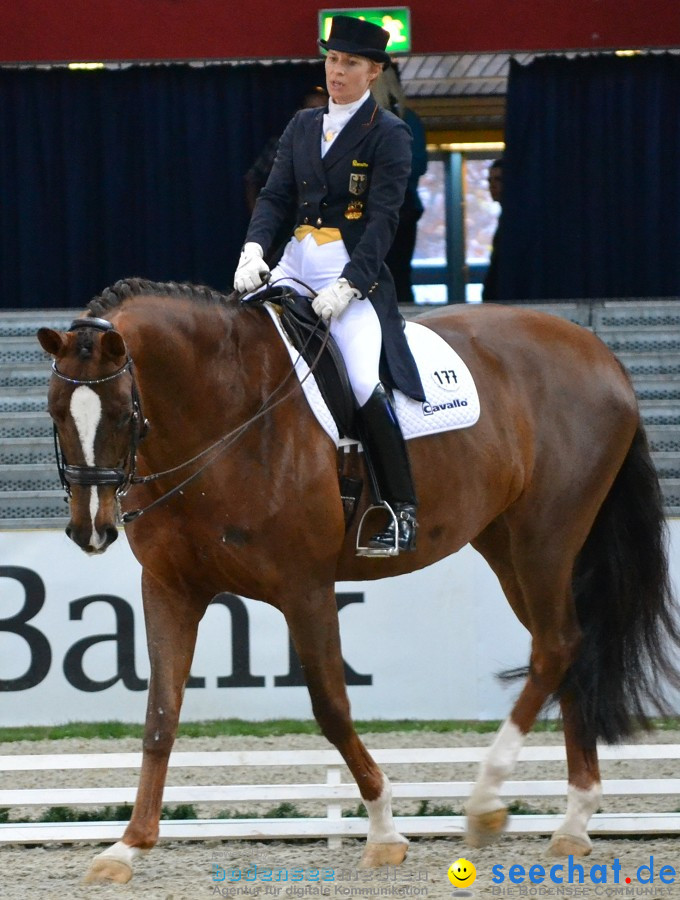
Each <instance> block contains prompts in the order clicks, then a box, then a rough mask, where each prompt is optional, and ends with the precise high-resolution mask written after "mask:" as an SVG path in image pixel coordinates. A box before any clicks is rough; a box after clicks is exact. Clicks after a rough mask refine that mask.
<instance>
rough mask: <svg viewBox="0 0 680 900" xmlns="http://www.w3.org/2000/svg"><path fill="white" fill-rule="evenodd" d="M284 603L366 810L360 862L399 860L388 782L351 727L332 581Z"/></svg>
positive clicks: (319, 707) (323, 721)
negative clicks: (363, 841) (365, 824)
mask: <svg viewBox="0 0 680 900" xmlns="http://www.w3.org/2000/svg"><path fill="white" fill-rule="evenodd" d="M283 609H284V614H285V616H286V620H287V622H288V627H289V629H290V633H291V637H292V639H293V643H294V644H295V649H296V650H297V653H298V656H299V657H300V662H301V664H302V668H303V670H304V673H305V678H306V681H307V687H308V689H309V694H310V697H311V701H312V709H313V711H314V716H315V718H316V721H317V722H318V723H319V727H320V728H321V731H322V732H323V734H324V735H325V737H326V738H328V740H329V741H330V742H331V743H332V744H334V745H335V746H336V747H337V748H338V750H339V751H340V753H341V754H342V756H343V759H344V760H345V762H346V763H347V766H348V768H349V770H350V772H351V773H352V775H353V777H354V779H355V781H356V783H357V785H358V787H359V791H360V793H361V797H362V799H363V801H364V805H365V806H366V809H367V811H368V840H367V844H366V848H365V850H364V854H363V856H362V859H361V863H360V867H361V868H372V867H377V866H384V865H399V863H401V862H402V861H403V859H404V857H405V856H406V851H407V848H408V841H407V840H406V838H405V837H404V836H403V835H401V834H399V833H398V831H397V830H396V828H395V825H394V819H393V816H392V790H391V787H390V782H389V780H388V779H387V777H386V776H385V774H384V773H383V772H382V770H381V769H380V768H379V767H378V765H377V764H376V763H375V761H374V760H373V758H372V757H371V755H370V753H369V752H368V750H367V749H366V747H365V746H364V744H363V743H362V741H361V740H360V738H359V736H358V735H357V733H356V731H355V730H354V723H353V722H352V717H351V714H350V705H349V699H348V697H347V690H346V687H345V676H344V667H343V661H342V654H341V652H340V633H339V628H338V611H337V605H336V601H335V592H334V589H333V586H332V585H331V586H329V587H328V588H320V589H317V590H315V591H312V592H310V593H309V594H308V595H307V596H306V597H305V598H304V600H301V599H300V597H299V596H298V597H296V599H295V601H294V602H292V603H291V604H290V606H289V607H288V606H284V607H283Z"/></svg>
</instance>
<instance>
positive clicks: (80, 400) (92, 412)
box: [70, 385, 103, 549]
mask: <svg viewBox="0 0 680 900" xmlns="http://www.w3.org/2000/svg"><path fill="white" fill-rule="evenodd" d="M70 409H71V415H72V416H73V421H74V423H75V426H76V431H77V432H78V438H79V439H80V447H81V449H82V451H83V458H84V459H85V465H86V466H94V465H95V460H94V440H95V437H96V436H97V428H98V427H99V422H100V420H101V417H102V401H101V399H100V397H99V394H97V393H95V391H93V390H92V388H89V387H87V385H81V386H80V387H77V388H76V389H75V391H74V392H73V393H72V394H71V403H70ZM98 510H99V494H98V492H97V488H96V487H91V488H90V519H91V520H92V537H91V538H90V542H91V544H92V546H93V547H94V548H95V549H98V548H99V547H100V546H101V545H102V543H103V539H100V537H99V536H98V534H97V529H96V527H95V524H94V523H95V519H96V518H97V511H98Z"/></svg>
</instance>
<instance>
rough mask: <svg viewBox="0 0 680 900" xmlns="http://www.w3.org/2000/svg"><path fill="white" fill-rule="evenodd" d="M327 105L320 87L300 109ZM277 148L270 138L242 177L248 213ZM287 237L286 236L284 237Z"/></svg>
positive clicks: (269, 170) (253, 204)
mask: <svg viewBox="0 0 680 900" xmlns="http://www.w3.org/2000/svg"><path fill="white" fill-rule="evenodd" d="M327 104H328V94H327V93H326V91H325V89H324V88H322V87H315V88H312V89H311V91H307V93H306V94H305V95H304V97H303V98H302V106H301V107H300V109H316V108H317V107H321V106H326V105H327ZM278 146H279V138H278V136H276V137H270V138H269V140H268V141H267V143H266V144H265V145H264V149H263V150H262V152H261V153H260V155H259V156H258V157H257V159H256V160H255V162H254V163H253V165H252V166H251V167H250V168H249V169H248V171H247V172H246V174H245V175H244V176H243V181H244V183H245V191H246V202H247V204H248V212H250V213H252V211H253V209H254V208H255V201H256V200H257V195H258V194H259V193H260V191H261V190H262V188H263V187H264V186H265V184H266V182H267V178H269V173H270V172H271V170H272V166H273V165H274V159H275V158H276V150H277V148H278ZM286 236H287V235H286Z"/></svg>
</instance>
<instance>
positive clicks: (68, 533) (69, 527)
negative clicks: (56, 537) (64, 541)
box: [64, 525, 73, 540]
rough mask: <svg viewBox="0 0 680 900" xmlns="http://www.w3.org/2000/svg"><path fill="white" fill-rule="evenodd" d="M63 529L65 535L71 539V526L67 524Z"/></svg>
mask: <svg viewBox="0 0 680 900" xmlns="http://www.w3.org/2000/svg"><path fill="white" fill-rule="evenodd" d="M64 530H65V531H66V537H68V538H71V540H73V529H72V528H71V526H70V525H67V526H66V528H65V529H64Z"/></svg>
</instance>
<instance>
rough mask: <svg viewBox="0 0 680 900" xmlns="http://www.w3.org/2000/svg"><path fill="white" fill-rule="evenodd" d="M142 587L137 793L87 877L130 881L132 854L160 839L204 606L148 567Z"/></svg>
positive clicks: (100, 879)
mask: <svg viewBox="0 0 680 900" xmlns="http://www.w3.org/2000/svg"><path fill="white" fill-rule="evenodd" d="M142 593H143V597H144V618H145V622H146V636H147V645H148V649H149V660H150V663H151V677H150V681H149V698H148V703H147V709H146V723H145V727H144V741H143V745H142V749H143V753H142V769H141V773H140V778H139V786H138V788H137V797H136V799H135V805H134V809H133V811H132V817H131V819H130V823H129V825H128V827H127V828H126V829H125V833H124V834H123V837H122V839H121V840H120V841H117V842H116V843H115V844H113V846H111V847H109V848H108V849H106V850H104V851H103V852H102V853H99V854H98V855H97V856H96V857H95V858H94V860H93V861H92V865H91V866H90V869H89V871H88V873H87V876H86V878H85V880H86V881H88V882H93V881H115V882H120V883H124V882H127V881H129V880H130V879H131V878H132V864H133V862H134V860H135V859H136V858H137V857H138V856H140V854H143V853H147V852H148V851H149V850H150V849H151V848H152V847H153V846H154V844H155V843H156V841H157V840H158V830H159V821H160V814H161V804H162V799H163V788H164V787H165V777H166V773H167V769H168V760H169V757H170V751H171V750H172V745H173V743H174V741H175V736H176V734H177V724H178V721H179V714H180V708H181V705H182V697H183V695H184V685H185V683H186V680H187V678H188V676H189V671H190V668H191V660H192V658H193V653H194V647H195V644H196V632H197V629H198V623H199V621H200V619H201V615H202V613H203V611H204V608H203V607H201V608H200V609H199V608H197V606H196V605H192V603H191V601H190V599H189V593H188V592H186V593H184V592H182V593H180V592H179V591H176V590H171V589H169V588H167V587H165V586H163V585H161V584H160V583H159V582H158V581H156V580H155V579H154V578H153V577H152V576H150V575H148V574H147V573H146V572H144V574H143V575H142Z"/></svg>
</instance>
